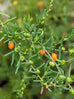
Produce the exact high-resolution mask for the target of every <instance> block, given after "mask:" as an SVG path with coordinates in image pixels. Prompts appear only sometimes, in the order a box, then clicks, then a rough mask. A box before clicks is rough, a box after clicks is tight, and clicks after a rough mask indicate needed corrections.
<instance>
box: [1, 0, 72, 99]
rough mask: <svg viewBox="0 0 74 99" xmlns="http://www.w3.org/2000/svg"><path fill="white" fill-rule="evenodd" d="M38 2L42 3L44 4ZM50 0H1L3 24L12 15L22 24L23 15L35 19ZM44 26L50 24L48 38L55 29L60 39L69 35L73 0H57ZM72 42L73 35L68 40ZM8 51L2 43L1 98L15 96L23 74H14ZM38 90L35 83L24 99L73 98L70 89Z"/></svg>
mask: <svg viewBox="0 0 74 99" xmlns="http://www.w3.org/2000/svg"><path fill="white" fill-rule="evenodd" d="M39 2H42V3H41V5H40V4H39ZM49 2H50V0H0V13H3V14H5V15H3V14H2V15H1V14H0V23H1V22H5V21H6V20H7V19H8V18H9V17H10V18H12V17H15V16H16V17H17V19H16V21H17V23H18V24H19V26H21V23H22V21H23V18H24V17H25V16H27V15H28V14H30V15H31V17H32V18H33V19H34V22H35V19H36V14H38V16H39V15H40V12H41V11H42V12H43V10H44V9H45V8H47V7H48V6H49ZM45 25H46V26H47V33H45V36H46V37H48V35H49V32H52V33H53V36H54V38H55V39H56V40H57V41H58V40H59V39H60V38H61V36H63V37H66V36H67V35H68V34H69V33H71V31H72V29H73V28H74V0H54V4H53V7H52V11H51V12H50V13H49V15H48V18H47V20H46V22H45ZM0 30H1V27H0ZM54 33H55V35H54ZM57 35H58V36H57ZM73 42H74V38H73V39H72V40H71V42H69V43H73ZM7 51H8V50H7V45H3V42H0V99H16V93H15V90H16V89H18V88H20V87H19V85H20V80H21V77H20V73H18V74H17V75H15V68H14V66H12V67H11V66H10V62H11V60H10V59H11V56H8V57H4V56H3V54H5V53H6V52H7ZM71 76H72V78H73V79H74V69H72V72H71ZM73 87H74V84H73ZM36 89H37V90H36ZM60 90H61V89H60ZM39 92H40V86H39V85H36V84H33V86H32V88H30V90H29V89H26V90H25V96H24V98H23V99H44V98H46V99H59V98H60V99H74V96H73V95H71V94H70V93H69V92H63V93H60V92H59V93H57V90H56V91H55V92H53V93H49V92H45V94H43V95H40V94H39Z"/></svg>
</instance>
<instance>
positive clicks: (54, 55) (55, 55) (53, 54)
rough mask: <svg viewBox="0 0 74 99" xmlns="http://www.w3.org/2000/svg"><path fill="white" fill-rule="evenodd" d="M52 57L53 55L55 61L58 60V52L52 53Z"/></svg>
mask: <svg viewBox="0 0 74 99" xmlns="http://www.w3.org/2000/svg"><path fill="white" fill-rule="evenodd" d="M51 57H52V59H53V60H54V61H56V60H57V54H55V53H52V54H51Z"/></svg>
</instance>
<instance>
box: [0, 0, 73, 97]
mask: <svg viewBox="0 0 74 99" xmlns="http://www.w3.org/2000/svg"><path fill="white" fill-rule="evenodd" d="M52 5H53V0H51V2H50V7H49V8H47V9H45V10H44V12H43V13H41V15H40V16H38V15H36V23H34V22H33V18H31V16H30V15H28V16H27V17H25V18H23V22H21V23H20V24H18V23H17V22H15V21H14V22H12V21H13V20H16V17H14V18H12V19H9V20H7V21H6V22H5V23H1V28H2V30H1V31H0V37H1V39H0V42H3V44H6V45H7V49H9V50H8V51H7V52H6V53H5V54H4V57H6V56H9V55H11V56H12V58H11V63H10V65H11V66H14V68H15V74H16V75H17V73H19V72H20V76H21V82H20V89H18V90H15V92H16V93H17V97H21V98H22V97H23V95H24V90H25V89H27V88H28V86H29V85H31V84H32V83H33V82H35V83H36V84H38V83H40V84H41V92H40V94H42V93H43V92H44V89H45V88H46V89H47V90H48V91H49V92H53V91H54V90H56V89H57V90H58V91H59V88H61V89H62V90H68V91H70V92H71V93H72V94H73V95H74V89H73V88H72V86H71V84H72V83H73V79H72V78H71V68H73V61H74V58H72V57H73V55H74V44H71V43H70V40H71V39H72V37H73V35H74V30H72V32H71V33H70V34H69V35H67V36H66V37H63V36H62V37H61V39H60V40H59V41H58V42H57V41H56V39H55V38H54V36H53V34H52V33H50V36H49V37H48V39H47V38H46V37H45V35H44V34H45V33H46V29H47V27H46V26H45V22H46V18H47V16H48V13H49V12H50V11H51V7H52ZM57 36H58V35H57ZM67 43H69V44H68V46H67V45H66V46H67V48H68V49H66V48H65V44H67ZM48 45H49V46H48ZM67 57H69V58H67ZM67 68H68V72H67V71H66V69H67Z"/></svg>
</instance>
